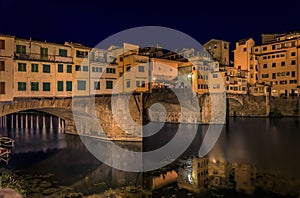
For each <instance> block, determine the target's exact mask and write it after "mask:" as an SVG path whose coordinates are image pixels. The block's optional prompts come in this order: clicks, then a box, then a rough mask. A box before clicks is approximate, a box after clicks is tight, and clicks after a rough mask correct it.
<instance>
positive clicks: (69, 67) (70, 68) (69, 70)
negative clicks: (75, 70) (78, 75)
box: [67, 65, 72, 73]
mask: <svg viewBox="0 0 300 198" xmlns="http://www.w3.org/2000/svg"><path fill="white" fill-rule="evenodd" d="M67 73H72V65H67Z"/></svg>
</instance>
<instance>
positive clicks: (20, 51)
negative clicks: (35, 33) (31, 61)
mask: <svg viewBox="0 0 300 198" xmlns="http://www.w3.org/2000/svg"><path fill="white" fill-rule="evenodd" d="M16 53H17V54H26V46H25V45H16Z"/></svg>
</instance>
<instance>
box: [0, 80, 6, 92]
mask: <svg viewBox="0 0 300 198" xmlns="http://www.w3.org/2000/svg"><path fill="white" fill-rule="evenodd" d="M0 94H5V82H0Z"/></svg>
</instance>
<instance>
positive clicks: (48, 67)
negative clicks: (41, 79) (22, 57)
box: [43, 65, 50, 73]
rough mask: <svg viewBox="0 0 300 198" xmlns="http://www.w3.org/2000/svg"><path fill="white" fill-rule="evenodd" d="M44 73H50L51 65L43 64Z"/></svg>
mask: <svg viewBox="0 0 300 198" xmlns="http://www.w3.org/2000/svg"><path fill="white" fill-rule="evenodd" d="M43 73H50V65H43Z"/></svg>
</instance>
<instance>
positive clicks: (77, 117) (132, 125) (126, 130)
mask: <svg viewBox="0 0 300 198" xmlns="http://www.w3.org/2000/svg"><path fill="white" fill-rule="evenodd" d="M141 97H142V96H141V95H139V94H136V95H132V96H130V95H122V96H118V97H114V96H112V95H102V96H97V97H76V98H75V97H74V98H40V99H22V100H20V99H19V100H15V101H12V102H5V103H0V117H2V116H5V115H8V114H13V113H17V112H22V111H27V110H36V111H40V112H45V113H48V114H51V115H54V116H57V117H59V118H61V119H63V120H64V121H65V131H66V132H68V133H76V134H80V135H84V136H99V137H100V138H103V139H110V140H130V141H141V133H142V130H141V129H140V128H139V126H141V125H142V99H141ZM112 102H114V103H116V104H118V105H114V106H115V109H114V112H113V111H112V108H111V106H112V105H111V104H112ZM113 113H114V114H113ZM128 114H130V115H131V116H129V115H128ZM115 117H117V118H120V119H114V118H115ZM129 117H132V121H131V122H130V120H129V119H128V118H129Z"/></svg>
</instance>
